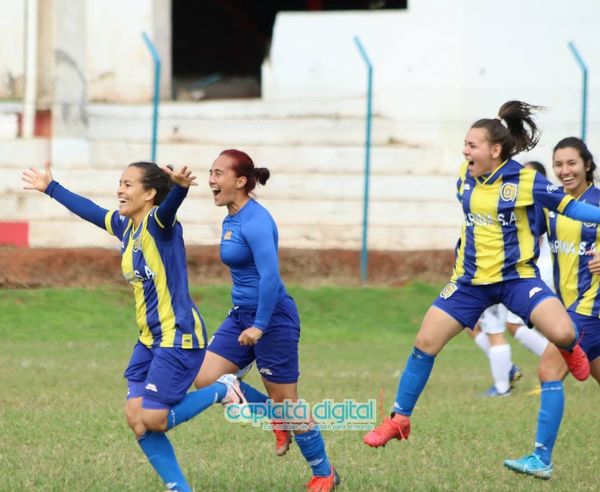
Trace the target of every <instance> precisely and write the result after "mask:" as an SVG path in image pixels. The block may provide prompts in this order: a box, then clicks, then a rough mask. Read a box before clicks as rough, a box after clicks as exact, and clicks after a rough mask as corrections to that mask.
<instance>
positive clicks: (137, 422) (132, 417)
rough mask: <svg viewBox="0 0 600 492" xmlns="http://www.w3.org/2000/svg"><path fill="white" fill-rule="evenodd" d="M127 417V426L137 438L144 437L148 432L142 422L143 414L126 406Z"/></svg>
mask: <svg viewBox="0 0 600 492" xmlns="http://www.w3.org/2000/svg"><path fill="white" fill-rule="evenodd" d="M125 417H126V419H127V425H128V426H129V428H130V429H131V430H132V431H133V433H134V434H135V435H136V436H137V437H140V436H143V435H144V434H145V433H146V431H147V430H148V429H146V427H145V426H144V423H143V422H142V416H141V412H139V411H136V410H133V409H131V408H129V407H128V406H127V405H126V406H125Z"/></svg>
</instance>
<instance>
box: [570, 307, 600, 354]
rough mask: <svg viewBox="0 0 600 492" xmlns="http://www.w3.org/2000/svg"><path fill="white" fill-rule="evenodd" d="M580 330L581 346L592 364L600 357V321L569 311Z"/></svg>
mask: <svg viewBox="0 0 600 492" xmlns="http://www.w3.org/2000/svg"><path fill="white" fill-rule="evenodd" d="M567 312H568V313H569V316H571V319H572V320H573V323H575V325H576V326H577V329H578V330H579V336H580V340H579V345H581V348H582V349H583V351H584V352H585V354H586V355H587V356H588V359H589V361H590V362H592V361H593V360H594V359H596V358H597V357H599V356H600V319H599V318H594V317H592V316H585V315H583V314H579V313H576V312H575V311H567Z"/></svg>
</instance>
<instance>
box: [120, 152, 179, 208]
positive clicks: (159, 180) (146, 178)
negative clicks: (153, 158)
mask: <svg viewBox="0 0 600 492" xmlns="http://www.w3.org/2000/svg"><path fill="white" fill-rule="evenodd" d="M128 167H137V168H139V169H140V170H141V171H142V179H141V181H142V186H143V187H144V189H145V190H150V189H152V188H154V189H155V190H156V196H155V197H154V205H160V204H161V203H162V202H163V200H164V199H165V198H166V196H167V195H168V194H169V191H170V190H171V188H172V187H173V182H172V181H171V177H170V176H169V175H168V174H167V173H166V172H164V171H163V170H162V169H161V168H160V167H159V166H158V165H157V164H155V163H154V162H144V161H140V162H132V163H131V164H129V166H128ZM169 168H170V169H173V167H172V166H169Z"/></svg>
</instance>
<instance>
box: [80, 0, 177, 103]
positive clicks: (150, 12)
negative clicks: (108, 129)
mask: <svg viewBox="0 0 600 492" xmlns="http://www.w3.org/2000/svg"><path fill="white" fill-rule="evenodd" d="M170 6H171V2H170V0H128V1H126V2H123V1H121V0H102V1H101V2H98V1H97V0H87V1H86V16H87V20H86V22H87V26H88V28H87V29H88V36H87V64H88V80H89V96H90V100H91V101H109V102H132V103H135V102H145V101H149V100H151V99H152V95H153V74H154V71H153V70H154V68H153V62H152V57H151V55H150V52H149V51H148V48H147V47H146V44H145V43H144V41H143V39H142V35H141V33H142V32H146V33H147V34H148V36H149V37H150V39H152V41H153V43H154V44H155V45H156V47H157V50H158V52H159V55H160V57H161V65H162V73H161V79H162V80H161V93H162V96H163V97H168V95H170V91H171V50H170V42H171V35H170V33H171V11H170Z"/></svg>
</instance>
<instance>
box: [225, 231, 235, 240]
mask: <svg viewBox="0 0 600 492" xmlns="http://www.w3.org/2000/svg"><path fill="white" fill-rule="evenodd" d="M231 236H233V232H232V231H231V230H229V231H226V232H225V234H223V239H224V240H228V239H231Z"/></svg>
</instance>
